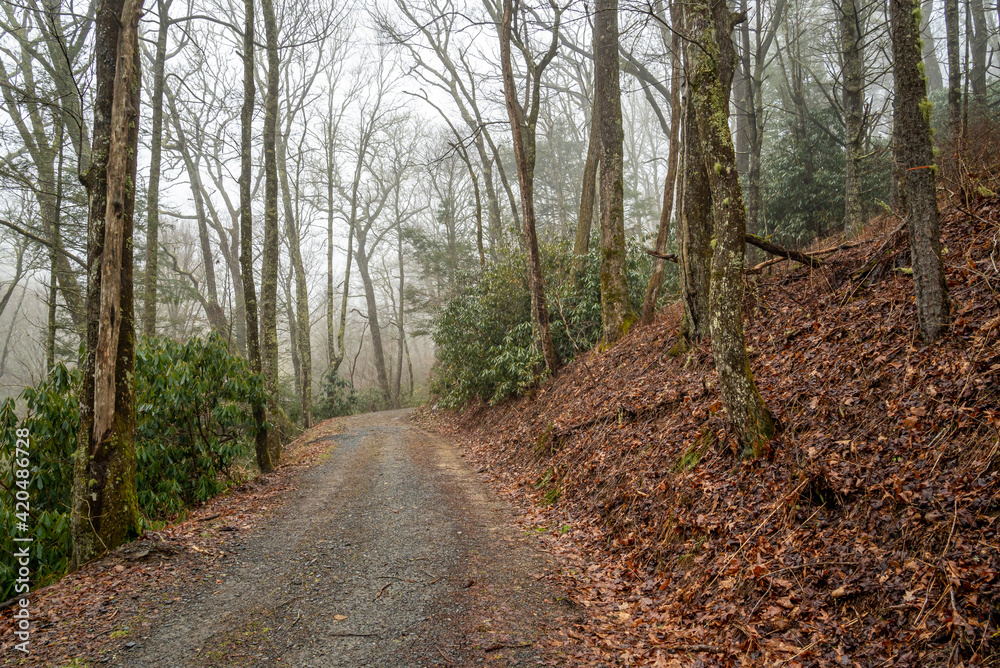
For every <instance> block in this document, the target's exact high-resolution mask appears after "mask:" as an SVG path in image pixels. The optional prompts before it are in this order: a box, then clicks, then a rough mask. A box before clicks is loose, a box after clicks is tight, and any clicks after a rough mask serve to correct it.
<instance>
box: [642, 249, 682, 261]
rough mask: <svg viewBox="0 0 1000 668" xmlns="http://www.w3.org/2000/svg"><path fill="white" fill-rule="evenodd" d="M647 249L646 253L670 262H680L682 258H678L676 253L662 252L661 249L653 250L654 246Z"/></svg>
mask: <svg viewBox="0 0 1000 668" xmlns="http://www.w3.org/2000/svg"><path fill="white" fill-rule="evenodd" d="M645 250H646V255H652V256H653V257H655V258H657V259H659V260H667V261H668V262H680V260H678V259H677V255H676V254H675V253H661V252H660V251H658V250H653V249H652V248H647V249H645Z"/></svg>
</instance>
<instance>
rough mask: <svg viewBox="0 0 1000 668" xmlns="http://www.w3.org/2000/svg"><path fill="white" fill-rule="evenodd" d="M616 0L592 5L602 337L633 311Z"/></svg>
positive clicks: (621, 331)
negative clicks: (627, 266)
mask: <svg viewBox="0 0 1000 668" xmlns="http://www.w3.org/2000/svg"><path fill="white" fill-rule="evenodd" d="M619 73H620V69H619V67H618V0H596V2H595V5H594V99H595V100H599V102H595V105H596V106H597V107H598V108H600V110H601V113H600V114H599V115H598V118H597V127H598V133H599V136H600V147H601V158H600V163H601V176H600V178H601V320H602V323H603V326H604V335H603V339H604V343H605V345H610V344H612V343H615V342H616V341H618V340H619V339H621V338H622V337H623V336H625V334H627V333H628V330H629V328H630V327H631V326H632V323H634V322H635V314H634V313H633V312H632V309H631V307H630V305H629V299H628V278H627V275H626V272H625V199H624V182H623V175H622V171H623V160H624V159H623V152H624V148H623V141H624V131H623V129H622V104H621V83H620V79H619V76H620V74H619Z"/></svg>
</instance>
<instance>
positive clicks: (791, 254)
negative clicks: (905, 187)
mask: <svg viewBox="0 0 1000 668" xmlns="http://www.w3.org/2000/svg"><path fill="white" fill-rule="evenodd" d="M746 241H747V243H748V244H750V245H752V246H756V247H757V248H759V249H761V250H762V251H765V252H767V253H770V254H772V255H777V256H778V257H777V258H772V259H770V260H765V261H764V262H761V263H760V264H757V265H754V266H753V267H750V268H749V269H747V272H748V273H751V274H756V273H759V272H760V271H762V270H763V269H765V268H767V267H770V266H771V265H774V264H778V263H779V262H784V261H785V260H792V261H793V262H798V263H800V264H804V265H806V266H808V267H814V268H815V267H819V266H821V265H822V264H823V260H822V259H820V258H822V257H823V256H826V255H831V254H833V253H836V252H837V251H841V250H845V249H848V248H854V247H856V246H860V245H861V244H863V243H867V242H865V241H852V242H847V243H843V244H840V245H838V246H833V247H831V248H823V249H821V250H818V251H813V252H811V253H802V252H800V251H796V250H789V249H787V248H783V247H781V246H778V245H777V244H773V243H771V242H770V241H765V240H764V239H762V238H760V237H758V236H757V235H755V234H747V235H746ZM644 250H645V251H646V254H647V255H651V256H652V257H655V258H658V259H660V260H667V261H669V262H680V260H679V259H678V257H677V255H676V254H675V253H661V252H660V251H658V250H654V249H652V248H646V249H644Z"/></svg>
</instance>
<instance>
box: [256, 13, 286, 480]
mask: <svg viewBox="0 0 1000 668" xmlns="http://www.w3.org/2000/svg"><path fill="white" fill-rule="evenodd" d="M261 14H263V18H264V44H265V47H264V51H265V52H266V54H267V90H266V91H265V94H264V253H263V260H262V263H261V276H260V356H261V365H262V367H263V370H264V381H265V383H266V385H267V394H268V397H269V400H268V410H269V411H270V413H271V414H272V415H273V416H274V417H275V418H279V417H284V414H283V412H282V411H281V407H280V406H278V402H277V396H278V250H279V249H278V163H277V154H276V144H277V137H278V92H279V79H278V74H279V73H278V24H277V21H276V19H275V16H274V3H273V2H272V0H261ZM273 421H274V420H272V422H273ZM285 421H287V420H285ZM269 447H270V449H271V463H272V465H277V464H278V461H279V459H280V454H281V445H280V443H279V442H278V439H277V437H276V435H274V436H272V437H271V440H270V442H269Z"/></svg>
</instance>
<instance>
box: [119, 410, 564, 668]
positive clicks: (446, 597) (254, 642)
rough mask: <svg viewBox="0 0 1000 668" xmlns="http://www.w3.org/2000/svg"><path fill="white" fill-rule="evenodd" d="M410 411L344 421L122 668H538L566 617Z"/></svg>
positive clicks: (533, 560)
mask: <svg viewBox="0 0 1000 668" xmlns="http://www.w3.org/2000/svg"><path fill="white" fill-rule="evenodd" d="M406 416H407V413H406V412H405V411H395V412H387V413H376V414H369V415H364V416H359V417H355V418H350V419H348V420H346V421H345V423H344V427H343V429H342V432H341V433H340V434H339V435H337V436H335V437H332V438H333V439H334V440H335V441H336V445H335V446H334V447H333V448H332V450H331V453H330V455H329V457H328V458H327V459H326V460H325V461H323V462H321V463H319V464H317V465H316V466H314V467H313V468H312V469H310V470H309V471H308V472H306V473H304V474H303V476H302V479H301V480H300V481H299V484H298V489H297V490H296V491H294V492H292V498H289V499H287V500H286V503H285V505H284V507H283V509H282V510H281V511H280V512H279V513H278V514H277V515H276V516H275V517H274V518H273V519H272V520H270V521H269V522H268V523H267V525H266V526H265V527H264V528H263V529H261V530H260V531H258V532H256V533H255V534H254V535H252V536H250V537H248V538H246V539H241V540H240V541H239V542H237V543H236V545H235V550H234V551H235V553H236V555H237V556H236V557H235V559H233V560H232V561H231V563H230V565H229V566H227V567H226V569H225V571H226V572H225V574H224V575H222V576H220V577H219V578H218V579H215V580H212V581H211V584H210V585H196V586H192V587H191V589H190V590H189V591H188V592H186V593H185V598H184V600H182V601H181V602H180V603H178V604H175V605H173V606H172V608H171V612H170V613H168V614H167V615H166V616H165V619H164V618H161V619H158V620H157V622H156V626H155V627H154V628H151V629H150V631H149V633H148V635H147V637H145V638H142V639H140V640H137V641H136V642H137V644H135V646H133V647H132V648H130V649H129V650H127V652H126V653H125V654H124V655H121V657H120V660H118V661H116V662H113V663H114V664H115V665H123V666H144V667H145V666H170V667H176V666H295V667H304V666H378V667H389V666H406V667H412V666H434V665H450V666H467V665H511V666H520V665H538V664H539V662H540V661H542V660H543V659H544V658H547V659H548V660H554V659H555V660H558V657H553V656H551V655H550V656H548V657H542V656H541V651H542V650H541V649H540V647H541V643H538V642H537V641H538V640H539V639H540V638H541V637H542V636H543V635H544V634H545V633H546V631H547V629H550V628H551V627H552V626H553V625H554V624H556V623H557V622H556V619H557V618H560V617H561V618H563V619H564V620H565V619H572V618H574V617H575V615H576V614H577V612H576V611H575V610H574V607H573V605H572V604H571V603H569V602H568V601H566V600H565V599H563V598H562V597H561V596H560V592H558V591H553V590H552V589H551V588H549V587H548V585H545V584H544V583H543V582H542V581H540V580H538V579H537V578H538V577H539V575H540V574H541V573H542V572H543V571H544V569H545V564H544V563H543V562H542V560H541V557H540V556H539V555H538V554H536V553H535V552H533V550H532V549H531V548H530V546H528V545H526V544H525V543H524V540H523V539H524V532H523V531H522V530H519V529H517V528H516V526H515V525H514V523H513V522H511V515H510V513H511V511H510V510H509V509H508V507H506V506H504V505H502V504H501V503H500V502H498V501H497V500H495V499H494V498H493V497H492V496H491V494H490V493H489V491H488V490H487V489H486V488H485V486H484V485H483V484H482V483H481V482H479V481H477V480H476V476H475V474H474V472H472V471H470V470H469V468H468V467H467V466H466V465H465V464H464V460H463V458H462V456H461V455H460V453H459V451H458V449H457V448H456V447H455V445H454V444H453V443H451V442H449V441H447V440H445V439H442V438H440V437H438V436H434V435H431V434H428V433H426V432H424V431H422V430H420V429H419V428H418V427H416V426H413V425H411V424H409V423H408V422H407V421H406Z"/></svg>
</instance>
